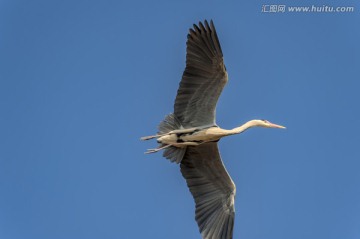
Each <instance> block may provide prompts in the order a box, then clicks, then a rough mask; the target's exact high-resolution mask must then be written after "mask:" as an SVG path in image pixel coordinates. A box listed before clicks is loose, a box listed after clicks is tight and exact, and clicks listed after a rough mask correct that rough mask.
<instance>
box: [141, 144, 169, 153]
mask: <svg viewBox="0 0 360 239" xmlns="http://www.w3.org/2000/svg"><path fill="white" fill-rule="evenodd" d="M170 146H171V145H170V144H167V145H165V146H163V147H160V148H155V149H148V150H147V151H146V152H145V154H152V153H156V152H158V151H160V150H162V149H166V148H168V147H170Z"/></svg>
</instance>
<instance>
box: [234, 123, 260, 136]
mask: <svg viewBox="0 0 360 239" xmlns="http://www.w3.org/2000/svg"><path fill="white" fill-rule="evenodd" d="M255 126H259V122H258V120H250V121H248V122H246V123H245V124H243V125H241V126H239V127H236V128H233V129H231V130H229V134H240V133H242V132H244V131H245V130H247V129H249V128H251V127H255Z"/></svg>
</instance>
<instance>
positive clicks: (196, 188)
mask: <svg viewBox="0 0 360 239" xmlns="http://www.w3.org/2000/svg"><path fill="white" fill-rule="evenodd" d="M181 173H182V175H183V177H184V178H185V179H186V182H187V185H188V187H189V189H190V192H191V194H192V195H193V197H194V201H195V205H196V211H195V219H196V221H197V223H198V226H199V229H200V232H201V234H202V236H203V238H204V239H231V238H232V234H233V226H234V217H235V209H234V198H235V191H236V189H235V185H234V183H233V181H232V179H231V178H230V176H229V174H228V173H227V171H226V169H225V167H224V165H223V163H222V161H221V157H220V154H219V150H218V147H217V143H216V142H209V143H205V144H201V145H198V146H189V147H187V149H186V152H185V155H184V158H183V160H182V161H181Z"/></svg>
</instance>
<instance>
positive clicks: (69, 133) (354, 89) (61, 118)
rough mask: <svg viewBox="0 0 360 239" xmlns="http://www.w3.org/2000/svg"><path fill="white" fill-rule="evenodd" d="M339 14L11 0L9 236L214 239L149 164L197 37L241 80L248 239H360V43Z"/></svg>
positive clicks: (169, 168) (230, 114)
mask: <svg viewBox="0 0 360 239" xmlns="http://www.w3.org/2000/svg"><path fill="white" fill-rule="evenodd" d="M264 4H285V5H287V6H311V5H320V6H322V5H330V6H339V3H338V2H336V1H323V2H321V3H318V2H317V1H291V2H290V1H281V2H276V1H275V2H274V1H272V2H266V1H265V2H264V1H263V2H255V1H242V2H240V1H226V3H224V2H220V1H197V2H193V1H182V2H180V1H178V2H172V1H151V2H150V1H131V2H130V1H128V2H125V1H39V0H35V1H20V0H19V1H16V0H12V1H9V0H3V1H1V2H0V110H1V114H0V238H4V239H22V238H27V239H32V238H34V239H45V238H46V239H47V238H52V239H65V238H67V239H68V238H76V239H78V238H86V239H92V238H94V239H95V238H96V239H97V238H109V239H112V238H153V239H165V238H172V239H183V238H200V235H199V233H198V228H197V225H196V223H195V220H194V203H193V199H192V197H191V195H190V193H189V191H188V189H187V187H186V184H185V181H184V180H183V178H182V176H181V174H180V170H179V167H178V165H175V164H171V163H169V162H168V161H167V160H165V159H164V158H162V157H161V154H152V155H144V154H143V152H144V151H145V150H146V149H147V148H152V147H154V146H155V145H156V144H155V142H141V141H140V140H139V138H140V137H141V136H144V135H149V134H153V133H154V132H156V126H157V124H158V123H159V122H160V121H161V120H162V118H163V117H164V116H165V115H166V114H168V113H170V112H172V107H173V101H174V98H175V94H176V90H177V87H178V83H179V81H180V79H181V75H182V71H183V69H184V66H185V42H186V35H187V31H188V29H189V28H190V27H191V26H192V24H193V23H196V22H198V21H199V20H204V19H213V20H214V23H215V26H216V28H217V32H218V35H219V38H220V42H221V44H222V49H223V53H224V58H225V64H226V66H227V70H228V73H229V83H228V85H227V86H226V88H225V90H224V92H223V94H222V96H221V98H220V100H219V104H218V109H217V123H218V124H219V125H220V126H221V127H223V128H233V127H235V126H238V125H240V124H242V123H244V122H246V121H247V120H250V119H253V118H260V119H268V120H270V121H272V122H274V123H278V124H282V125H285V126H287V129H286V130H274V129H251V130H249V131H247V132H245V133H243V134H242V135H238V136H233V137H228V138H225V139H223V140H221V141H220V143H219V144H220V150H221V155H222V157H223V160H224V163H225V165H226V167H227V169H228V171H229V173H230V174H231V176H232V178H233V180H234V182H235V183H236V185H237V196H236V220H235V229H234V238H243V239H263V238H266V239H282V238H283V239H289V238H291V239H304V238H307V239H318V238H326V239H357V238H360V227H359V225H360V173H359V168H360V153H359V145H360V124H359V122H360V121H359V119H360V110H359V103H360V94H359V88H360V81H359V79H360V77H359V76H360V67H359V62H360V45H359V42H360V29H359V20H360V16H359V9H360V6H359V3H358V1H343V2H341V5H340V6H354V7H355V12H353V13H289V12H285V13H261V7H262V5H264Z"/></svg>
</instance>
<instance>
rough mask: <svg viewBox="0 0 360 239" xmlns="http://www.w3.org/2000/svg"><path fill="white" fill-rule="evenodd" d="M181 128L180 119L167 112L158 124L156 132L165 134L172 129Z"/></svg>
mask: <svg viewBox="0 0 360 239" xmlns="http://www.w3.org/2000/svg"><path fill="white" fill-rule="evenodd" d="M180 128H182V126H181V124H180V121H179V120H178V119H177V118H176V116H175V115H174V114H168V115H167V116H166V117H165V119H164V120H163V121H161V123H160V124H159V126H158V129H159V132H158V134H166V133H169V132H170V131H172V130H175V129H180Z"/></svg>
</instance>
